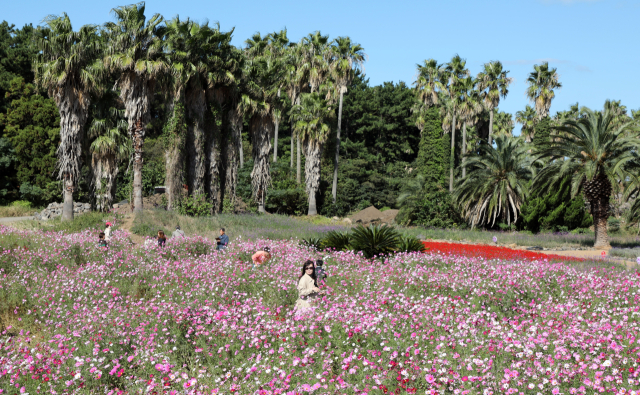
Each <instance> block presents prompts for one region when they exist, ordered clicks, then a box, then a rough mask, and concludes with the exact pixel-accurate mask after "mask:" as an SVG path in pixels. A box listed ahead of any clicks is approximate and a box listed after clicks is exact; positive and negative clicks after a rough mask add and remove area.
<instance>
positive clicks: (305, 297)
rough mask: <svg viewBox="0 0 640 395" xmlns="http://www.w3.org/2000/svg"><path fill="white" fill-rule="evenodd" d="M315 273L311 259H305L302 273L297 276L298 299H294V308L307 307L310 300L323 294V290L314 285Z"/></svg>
mask: <svg viewBox="0 0 640 395" xmlns="http://www.w3.org/2000/svg"><path fill="white" fill-rule="evenodd" d="M315 282H316V274H315V269H314V267H313V261H306V262H305V263H304V264H303V265H302V274H301V275H300V277H298V300H297V301H296V307H295V308H296V309H307V308H309V307H311V303H309V301H310V300H313V299H315V298H317V297H318V296H319V295H324V291H321V290H320V288H318V287H316V286H315Z"/></svg>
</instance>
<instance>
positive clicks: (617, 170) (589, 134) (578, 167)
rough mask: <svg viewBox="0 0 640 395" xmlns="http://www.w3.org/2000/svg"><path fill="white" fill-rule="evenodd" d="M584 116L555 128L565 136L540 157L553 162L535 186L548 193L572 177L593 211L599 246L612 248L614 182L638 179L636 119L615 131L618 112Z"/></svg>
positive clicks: (575, 190) (574, 189)
mask: <svg viewBox="0 0 640 395" xmlns="http://www.w3.org/2000/svg"><path fill="white" fill-rule="evenodd" d="M584 112H585V114H586V116H585V117H584V118H581V119H578V120H567V121H565V123H564V124H563V125H562V126H560V127H556V128H555V129H556V130H557V131H559V132H561V133H558V134H557V136H556V138H555V139H554V141H553V142H552V144H551V146H550V147H549V148H548V149H546V150H544V151H542V152H541V153H540V154H539V155H540V157H541V158H542V157H545V158H549V159H551V160H552V162H551V163H549V164H548V165H547V166H546V167H545V168H543V169H542V170H541V171H540V172H539V173H538V175H537V176H536V178H535V179H534V187H535V189H536V190H540V191H543V190H549V189H550V188H554V187H556V186H557V185H559V183H560V182H562V181H563V180H564V179H566V178H570V179H571V194H572V196H576V195H577V194H578V193H580V192H582V193H583V195H584V197H585V199H586V200H587V201H588V202H589V205H590V207H591V215H592V216H593V223H594V227H595V233H596V234H595V244H594V247H596V248H607V247H609V246H610V245H609V239H608V235H607V220H608V218H609V199H610V198H611V193H612V184H615V183H617V180H624V179H627V178H631V179H633V178H634V177H635V174H634V172H633V171H631V168H630V165H631V164H633V162H634V161H636V157H637V156H636V153H637V152H638V148H640V143H639V142H638V139H637V136H638V132H637V131H636V130H634V129H633V122H632V121H628V122H626V123H623V124H621V125H619V126H616V127H614V125H613V121H614V118H615V114H614V113H612V112H611V110H610V108H605V110H604V111H602V112H600V111H591V110H589V109H584Z"/></svg>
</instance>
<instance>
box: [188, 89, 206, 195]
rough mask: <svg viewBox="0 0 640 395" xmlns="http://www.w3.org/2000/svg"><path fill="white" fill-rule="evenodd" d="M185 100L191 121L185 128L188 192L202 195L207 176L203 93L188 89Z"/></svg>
mask: <svg viewBox="0 0 640 395" xmlns="http://www.w3.org/2000/svg"><path fill="white" fill-rule="evenodd" d="M186 99H187V109H188V111H189V117H190V118H191V121H192V122H191V124H190V125H188V127H187V152H188V153H189V156H188V172H187V174H188V185H189V192H190V193H191V194H192V195H193V194H202V193H204V183H205V177H206V174H207V166H206V164H207V158H206V156H205V146H206V144H207V141H206V140H207V139H206V135H205V127H206V126H205V120H204V116H205V112H206V110H207V104H206V100H205V92H204V90H203V89H200V88H193V89H190V90H189V91H187V93H186ZM209 152H210V151H209Z"/></svg>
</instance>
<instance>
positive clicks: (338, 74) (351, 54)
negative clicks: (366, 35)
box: [331, 37, 367, 204]
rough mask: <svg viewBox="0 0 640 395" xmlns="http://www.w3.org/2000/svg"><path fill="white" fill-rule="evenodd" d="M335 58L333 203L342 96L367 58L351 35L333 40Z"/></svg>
mask: <svg viewBox="0 0 640 395" xmlns="http://www.w3.org/2000/svg"><path fill="white" fill-rule="evenodd" d="M332 52H333V54H334V59H333V62H332V65H331V74H332V76H333V79H334V80H335V82H336V87H337V89H338V92H339V94H340V102H339V104H338V130H337V135H336V153H335V156H334V159H333V185H332V187H331V195H332V196H333V203H334V204H335V203H336V197H337V189H338V160H339V158H340V131H341V129H342V97H343V95H344V94H345V93H346V92H347V86H349V84H350V83H351V80H352V79H353V75H354V72H355V71H357V70H361V69H362V65H363V63H364V61H365V59H366V56H367V55H366V54H365V53H364V48H362V47H361V46H360V44H356V43H352V42H351V39H350V38H349V37H338V38H336V39H335V40H334V42H333V51H332Z"/></svg>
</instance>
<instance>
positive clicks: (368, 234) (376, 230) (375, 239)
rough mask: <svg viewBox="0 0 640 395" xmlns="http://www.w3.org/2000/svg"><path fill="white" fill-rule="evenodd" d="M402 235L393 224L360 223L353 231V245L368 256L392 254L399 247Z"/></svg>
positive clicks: (356, 249)
mask: <svg viewBox="0 0 640 395" xmlns="http://www.w3.org/2000/svg"><path fill="white" fill-rule="evenodd" d="M399 241H400V235H399V234H398V231H396V230H395V229H394V228H393V227H391V226H385V225H370V226H368V227H364V226H362V225H359V226H358V227H357V228H355V229H353V230H352V232H351V246H352V247H353V249H354V250H355V251H362V253H363V255H364V256H365V257H366V258H373V257H374V256H380V255H385V254H390V253H392V252H394V251H396V249H397V248H398V242H399Z"/></svg>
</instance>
